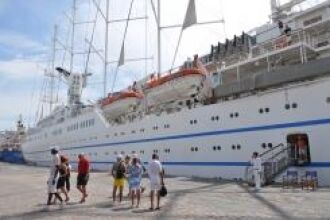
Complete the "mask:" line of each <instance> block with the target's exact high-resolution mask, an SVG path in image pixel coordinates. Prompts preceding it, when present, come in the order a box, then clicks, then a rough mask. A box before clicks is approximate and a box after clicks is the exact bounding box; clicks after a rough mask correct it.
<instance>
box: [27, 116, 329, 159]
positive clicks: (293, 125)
mask: <svg viewBox="0 0 330 220" xmlns="http://www.w3.org/2000/svg"><path fill="white" fill-rule="evenodd" d="M328 124H330V119H329V118H327V119H318V120H309V121H300V122H291V123H282V124H273V125H265V126H254V127H246V128H235V129H228V130H217V131H209V132H200V133H193V134H184V135H172V136H165V137H155V138H146V139H137V140H131V141H121V142H108V143H102V144H95V145H85V146H80V147H69V148H62V149H61V150H75V149H83V148H96V147H105V146H108V147H110V146H111V147H113V146H116V145H124V144H138V143H148V142H156V141H167V140H176V139H187V138H193V137H205V136H215V135H226V134H235V133H247V132H255V131H267V130H276V129H283V128H296V127H307V126H317V125H328ZM47 151H49V150H42V151H34V152H29V153H25V154H34V153H41V152H47Z"/></svg>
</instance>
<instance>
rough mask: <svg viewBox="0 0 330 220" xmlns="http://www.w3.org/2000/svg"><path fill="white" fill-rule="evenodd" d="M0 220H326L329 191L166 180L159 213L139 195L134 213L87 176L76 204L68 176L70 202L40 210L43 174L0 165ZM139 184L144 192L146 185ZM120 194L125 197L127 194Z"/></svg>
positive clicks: (103, 182)
mask: <svg viewBox="0 0 330 220" xmlns="http://www.w3.org/2000/svg"><path fill="white" fill-rule="evenodd" d="M0 175H1V178H0V186H1V187H0V219H49V218H54V219H91V218H93V219H108V218H111V219H135V218H136V219H171V218H173V219H329V218H330V213H329V211H328V208H329V206H330V189H329V188H320V189H318V190H316V191H306V190H305V191H302V190H301V189H285V190H283V189H281V188H280V187H266V188H263V189H262V191H261V192H260V193H254V192H252V191H251V189H250V188H248V187H247V186H246V185H244V184H240V183H232V182H219V181H211V180H196V179H188V178H182V177H176V178H173V177H172V178H166V180H165V181H166V185H167V188H168V191H169V194H168V196H167V197H166V198H165V199H163V200H162V203H161V205H162V208H161V210H160V211H153V212H150V211H149V210H148V207H149V199H148V197H147V194H143V197H142V200H141V206H140V208H139V209H131V208H130V202H129V201H128V200H127V199H126V200H124V202H123V203H122V204H119V205H115V206H114V205H113V204H112V201H111V200H112V199H111V198H110V195H111V190H112V179H111V178H110V176H109V175H108V174H106V173H92V174H91V176H90V183H89V186H88V188H89V197H88V200H87V202H86V203H85V204H79V203H78V202H77V201H79V194H78V193H77V190H76V189H75V188H74V186H75V177H76V174H75V173H73V174H72V178H71V182H72V191H71V192H70V194H71V201H70V202H69V203H68V204H67V205H65V206H64V207H63V208H60V207H59V206H56V205H54V206H51V207H50V208H49V209H46V208H45V201H46V180H47V177H48V170H47V169H45V168H36V167H28V166H19V165H9V164H5V163H0ZM143 181H144V184H145V185H146V186H148V183H147V180H146V179H144V180H143ZM124 194H127V189H126V191H125V193H124Z"/></svg>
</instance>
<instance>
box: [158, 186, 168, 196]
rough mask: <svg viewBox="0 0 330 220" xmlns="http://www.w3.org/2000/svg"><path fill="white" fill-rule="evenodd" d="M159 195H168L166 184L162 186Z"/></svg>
mask: <svg viewBox="0 0 330 220" xmlns="http://www.w3.org/2000/svg"><path fill="white" fill-rule="evenodd" d="M159 195H160V196H161V197H165V196H166V195H167V189H166V187H165V185H162V187H161V188H160V190H159Z"/></svg>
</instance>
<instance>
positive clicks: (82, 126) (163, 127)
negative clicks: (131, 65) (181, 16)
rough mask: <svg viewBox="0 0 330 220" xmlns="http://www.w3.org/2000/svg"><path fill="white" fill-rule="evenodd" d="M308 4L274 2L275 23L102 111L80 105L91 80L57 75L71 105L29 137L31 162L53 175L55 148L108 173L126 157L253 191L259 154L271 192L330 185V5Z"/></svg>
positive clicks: (110, 101) (144, 84)
mask: <svg viewBox="0 0 330 220" xmlns="http://www.w3.org/2000/svg"><path fill="white" fill-rule="evenodd" d="M305 3H306V1H304V0H293V1H287V2H286V3H285V4H279V3H278V2H277V1H276V0H272V1H271V4H270V7H271V11H272V14H271V20H272V22H269V23H266V24H265V25H262V26H260V27H257V28H255V29H253V31H250V32H246V33H244V32H243V33H240V34H238V35H235V36H233V37H232V38H231V39H227V40H226V41H224V42H219V43H218V44H216V45H212V46H211V49H210V53H208V54H206V55H200V56H198V55H196V56H195V57H194V59H193V60H187V61H186V62H185V63H183V64H182V66H180V67H179V68H177V69H174V70H171V71H168V72H165V73H158V74H151V75H150V76H148V77H146V78H144V79H142V80H140V81H137V82H134V84H133V85H131V86H130V87H128V88H126V89H124V90H121V91H118V92H111V93H109V94H108V96H106V97H104V98H102V99H101V100H99V101H98V102H96V103H94V104H89V105H86V104H83V103H81V94H82V91H83V89H84V88H85V87H86V84H87V83H88V79H87V78H89V77H91V76H90V75H89V74H86V73H83V74H79V73H74V72H70V71H67V70H65V69H63V68H61V67H58V68H57V71H58V72H59V73H60V74H61V75H62V77H63V79H65V80H66V81H67V84H68V87H69V88H68V103H67V105H65V106H58V107H56V109H54V110H53V112H52V113H51V114H50V115H48V116H47V117H44V118H43V119H41V120H40V121H39V122H38V123H37V125H36V126H35V127H33V128H29V129H28V131H27V138H26V141H25V142H24V143H23V145H22V149H23V153H24V158H25V160H26V161H28V162H30V163H34V164H36V165H40V166H47V165H48V164H49V162H50V151H49V149H50V147H51V146H55V145H56V146H59V147H60V149H61V153H62V154H65V155H67V156H69V157H70V159H71V161H72V162H73V163H76V161H77V159H76V158H77V156H78V154H79V153H82V152H83V153H85V154H86V155H87V156H88V157H89V159H90V160H91V163H92V168H93V169H95V170H108V169H109V166H111V164H112V163H113V162H114V161H115V158H116V155H117V154H122V155H131V154H138V155H139V157H140V158H141V159H142V161H144V162H148V161H149V160H150V158H151V155H152V154H153V153H156V154H158V155H159V156H160V160H161V162H162V163H163V164H164V167H165V170H166V173H167V174H169V175H174V176H188V177H191V176H196V177H202V178H220V179H232V180H244V181H245V180H249V179H250V178H251V170H250V168H249V165H250V163H249V160H250V158H251V155H252V153H253V152H255V151H256V152H259V153H260V154H261V158H262V160H263V165H264V175H263V180H264V182H272V181H277V180H278V179H279V178H280V177H281V175H282V174H283V173H284V172H286V171H287V170H289V169H297V170H299V172H300V173H302V172H305V171H307V170H312V171H317V173H318V178H319V184H320V185H330V160H329V158H330V157H329V156H330V154H329V151H328V149H329V147H328V143H329V140H330V139H329V136H328V135H329V133H330V90H329V89H330V53H329V52H330V1H329V0H327V1H321V2H319V3H317V4H313V5H311V6H310V7H305V6H306V5H308V4H305ZM303 4H305V5H304V7H299V6H301V5H303ZM194 7H195V5H194V0H190V1H189V6H188V10H187V13H188V12H189V8H190V9H192V8H193V9H195V8H194ZM297 8H298V9H299V10H297ZM156 11H157V10H155V13H156ZM251 13H256V12H251ZM156 17H157V16H156ZM187 18H188V20H187ZM189 18H191V16H190V17H189V16H186V20H185V22H184V25H185V23H186V24H187V22H188V23H189Z"/></svg>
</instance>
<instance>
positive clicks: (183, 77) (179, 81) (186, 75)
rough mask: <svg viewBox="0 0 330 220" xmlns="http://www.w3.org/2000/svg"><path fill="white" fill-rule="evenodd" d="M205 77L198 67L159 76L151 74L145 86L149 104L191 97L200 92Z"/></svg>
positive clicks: (144, 89)
mask: <svg viewBox="0 0 330 220" xmlns="http://www.w3.org/2000/svg"><path fill="white" fill-rule="evenodd" d="M204 77H205V75H204V73H203V71H202V70H200V69H198V68H189V69H181V70H179V71H178V72H175V73H172V74H167V75H163V76H159V77H154V76H151V78H150V80H149V81H148V82H147V83H146V84H145V85H144V87H143V91H144V94H145V96H146V98H147V100H148V101H147V103H148V106H154V105H158V104H162V103H166V102H170V101H173V100H184V99H190V98H191V97H192V96H193V95H196V94H197V93H198V90H199V88H200V86H201V84H202V81H203V80H204Z"/></svg>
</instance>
